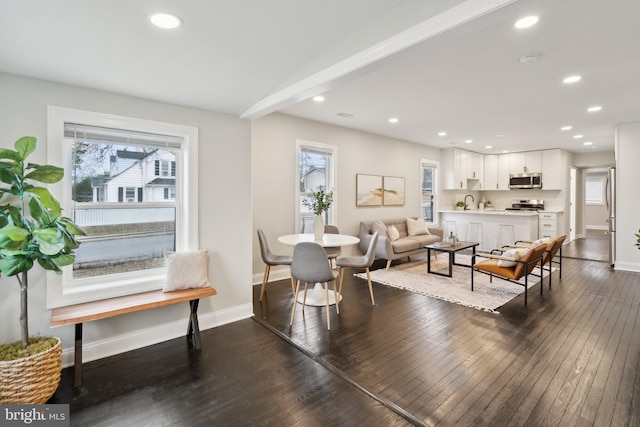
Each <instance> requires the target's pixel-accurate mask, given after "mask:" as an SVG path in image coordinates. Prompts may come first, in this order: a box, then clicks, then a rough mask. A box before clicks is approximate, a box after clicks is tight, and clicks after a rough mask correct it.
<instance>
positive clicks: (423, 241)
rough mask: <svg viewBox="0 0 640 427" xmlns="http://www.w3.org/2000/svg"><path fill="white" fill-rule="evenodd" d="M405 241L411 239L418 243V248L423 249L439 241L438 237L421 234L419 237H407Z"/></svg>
mask: <svg viewBox="0 0 640 427" xmlns="http://www.w3.org/2000/svg"><path fill="white" fill-rule="evenodd" d="M407 239H412V240H415V241H416V242H418V245H419V246H420V247H424V246H427V245H431V244H434V243H436V242H439V241H440V236H435V235H432V234H421V235H419V236H409V237H407Z"/></svg>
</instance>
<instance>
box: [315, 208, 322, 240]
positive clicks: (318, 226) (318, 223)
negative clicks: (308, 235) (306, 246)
mask: <svg viewBox="0 0 640 427" xmlns="http://www.w3.org/2000/svg"><path fill="white" fill-rule="evenodd" d="M323 237H324V217H323V216H322V214H320V215H316V218H315V220H314V221H313V238H314V239H315V240H322V238H323Z"/></svg>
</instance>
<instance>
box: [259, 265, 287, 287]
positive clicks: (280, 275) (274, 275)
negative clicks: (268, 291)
mask: <svg viewBox="0 0 640 427" xmlns="http://www.w3.org/2000/svg"><path fill="white" fill-rule="evenodd" d="M263 277H264V272H262V273H258V274H254V275H253V284H254V285H261V284H262V278H263ZM289 278H291V271H290V270H289V269H288V268H281V269H278V270H271V271H270V272H269V283H271V282H276V281H278V280H284V279H289Z"/></svg>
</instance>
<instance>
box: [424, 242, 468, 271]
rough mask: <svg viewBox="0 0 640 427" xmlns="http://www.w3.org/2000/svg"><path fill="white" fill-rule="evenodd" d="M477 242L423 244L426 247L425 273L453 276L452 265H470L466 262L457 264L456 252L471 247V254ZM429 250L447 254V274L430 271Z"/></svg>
mask: <svg viewBox="0 0 640 427" xmlns="http://www.w3.org/2000/svg"><path fill="white" fill-rule="evenodd" d="M479 244H480V243H478V242H458V244H457V245H455V246H453V245H449V244H448V243H444V242H438V243H433V244H431V245H427V246H425V248H426V249H427V273H431V274H437V275H439V276H445V277H451V276H453V266H454V265H460V266H462V267H471V266H470V265H468V264H458V263H457V262H456V252H459V251H462V250H464V249H469V248H471V250H472V252H473V254H475V253H476V246H478V245H479ZM431 251H434V252H445V253H447V254H449V274H446V273H440V272H438V271H431ZM472 259H473V258H472Z"/></svg>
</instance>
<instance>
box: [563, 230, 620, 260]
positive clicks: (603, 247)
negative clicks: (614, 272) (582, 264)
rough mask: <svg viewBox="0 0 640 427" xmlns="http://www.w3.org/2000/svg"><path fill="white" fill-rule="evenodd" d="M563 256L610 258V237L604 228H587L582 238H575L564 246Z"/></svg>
mask: <svg viewBox="0 0 640 427" xmlns="http://www.w3.org/2000/svg"><path fill="white" fill-rule="evenodd" d="M562 254H563V256H565V257H567V258H575V259H582V260H590V261H601V262H607V261H608V260H609V237H608V236H607V235H606V234H605V232H604V231H603V230H587V232H586V235H585V237H584V238H582V239H575V240H573V241H571V242H570V243H569V244H567V245H565V246H564V247H563V248H562Z"/></svg>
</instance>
